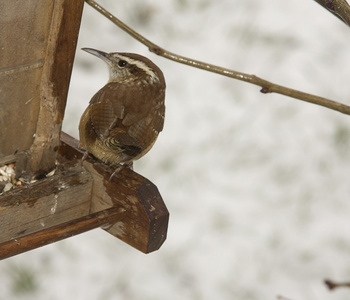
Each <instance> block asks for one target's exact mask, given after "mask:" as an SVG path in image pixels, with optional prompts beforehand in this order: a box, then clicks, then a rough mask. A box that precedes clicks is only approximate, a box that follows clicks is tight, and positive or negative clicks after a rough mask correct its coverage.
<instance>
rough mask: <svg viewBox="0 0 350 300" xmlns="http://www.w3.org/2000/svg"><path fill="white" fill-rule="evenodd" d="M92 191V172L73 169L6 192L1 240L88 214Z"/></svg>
mask: <svg viewBox="0 0 350 300" xmlns="http://www.w3.org/2000/svg"><path fill="white" fill-rule="evenodd" d="M91 190H92V178H91V175H90V174H89V173H88V172H86V171H85V172H84V170H81V169H70V170H64V171H59V170H58V171H57V174H55V175H54V176H52V177H48V178H45V179H42V180H39V181H37V182H35V183H32V184H29V185H26V186H24V187H22V188H17V189H14V190H11V191H8V192H6V193H4V194H3V195H2V196H0V224H1V230H0V243H2V242H5V241H8V240H11V239H13V238H19V237H22V236H24V235H27V234H31V233H33V232H37V231H40V230H42V229H45V228H50V227H52V226H55V225H58V224H61V223H64V222H68V221H71V220H74V219H77V218H80V217H82V216H85V215H87V214H89V211H90V205H91Z"/></svg>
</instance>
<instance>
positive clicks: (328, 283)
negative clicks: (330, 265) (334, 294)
mask: <svg viewBox="0 0 350 300" xmlns="http://www.w3.org/2000/svg"><path fill="white" fill-rule="evenodd" d="M324 283H325V285H326V286H327V287H328V288H329V289H330V290H334V289H336V288H339V287H348V288H350V282H334V281H333V280H329V279H326V280H325V281H324Z"/></svg>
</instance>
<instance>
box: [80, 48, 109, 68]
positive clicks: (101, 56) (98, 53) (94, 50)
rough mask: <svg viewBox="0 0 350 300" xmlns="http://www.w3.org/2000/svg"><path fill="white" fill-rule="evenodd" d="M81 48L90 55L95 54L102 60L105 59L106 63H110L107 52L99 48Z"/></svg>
mask: <svg viewBox="0 0 350 300" xmlns="http://www.w3.org/2000/svg"><path fill="white" fill-rule="evenodd" d="M81 50H84V51H85V52H88V53H90V54H92V55H95V56H97V57H99V58H101V59H102V60H103V61H105V62H106V63H107V64H111V60H110V59H109V57H108V53H106V52H103V51H100V50H96V49H92V48H81Z"/></svg>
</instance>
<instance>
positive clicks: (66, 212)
mask: <svg viewBox="0 0 350 300" xmlns="http://www.w3.org/2000/svg"><path fill="white" fill-rule="evenodd" d="M83 5H84V1H83V0H76V1H71V0H52V1H47V0H22V1H6V0H0V7H1V10H0V36H1V39H0V92H1V94H0V128H1V130H0V167H1V166H3V165H5V164H8V163H14V164H15V169H16V178H18V177H23V178H24V179H25V180H28V183H27V184H24V185H23V186H21V187H16V188H13V189H11V190H9V191H6V192H3V193H2V194H1V195H0V226H1V230H0V259H4V258H7V257H10V256H13V255H16V254H19V253H23V252H25V251H28V250H31V249H34V248H37V247H40V246H44V245H46V244H49V243H52V242H55V241H58V240H62V239H65V238H67V237H70V236H73V235H76V234H79V233H82V232H85V231H87V230H90V229H93V228H97V227H102V228H103V229H104V230H106V231H108V232H109V233H111V234H112V235H114V236H115V237H117V238H119V239H121V240H122V241H124V242H126V243H128V244H129V245H131V246H133V247H135V248H136V249H138V250H140V251H142V252H144V253H149V252H152V251H155V250H157V249H159V247H160V246H161V245H162V244H163V242H164V241H165V239H166V234H167V227H168V219H169V213H168V210H167V208H166V206H165V204H164V202H163V200H162V197H161V195H160V194H159V192H158V189H157V187H156V186H155V185H154V184H153V183H151V182H150V181H149V180H147V179H146V178H144V177H142V176H141V175H139V174H137V173H135V172H134V171H132V170H130V169H127V168H124V169H122V170H121V171H120V172H119V173H118V174H117V175H116V176H115V177H113V178H112V180H111V181H109V176H110V174H111V172H112V171H113V170H111V169H110V168H109V167H108V166H106V165H104V164H103V163H101V162H99V161H97V160H95V159H93V158H92V157H89V158H88V159H86V160H85V161H83V162H82V159H81V158H82V155H83V152H82V151H81V150H80V149H79V147H78V141H77V140H75V139H74V138H72V137H70V136H68V135H67V134H65V133H64V132H61V125H62V121H63V117H64V110H65V106H66V100H67V93H68V87H69V80H70V75H71V71H72V66H73V60H74V53H75V50H76V45H77V38H78V34H79V27H80V20H81V15H82V10H83ZM48 174H49V175H52V174H53V175H52V176H48ZM32 178H36V179H37V180H36V181H34V182H33V181H32V180H31V179H32Z"/></svg>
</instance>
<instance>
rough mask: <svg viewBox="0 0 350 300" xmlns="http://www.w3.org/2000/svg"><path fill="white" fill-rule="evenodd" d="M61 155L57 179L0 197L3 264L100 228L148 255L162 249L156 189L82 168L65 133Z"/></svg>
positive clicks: (130, 177)
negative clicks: (18, 255)
mask: <svg viewBox="0 0 350 300" xmlns="http://www.w3.org/2000/svg"><path fill="white" fill-rule="evenodd" d="M58 154H59V155H58V166H57V170H56V173H55V175H53V176H52V177H48V178H44V179H42V180H39V181H37V182H35V183H32V184H30V185H27V186H24V187H22V188H17V189H14V190H12V191H9V192H6V193H4V194H3V195H1V196H0V220H1V232H0V259H3V258H7V257H10V256H13V255H16V254H19V253H22V252H25V251H28V250H31V249H34V248H36V247H40V246H43V245H46V244H49V243H52V242H55V241H58V240H61V239H64V238H67V237H69V236H72V235H75V234H78V233H82V232H84V231H87V230H90V229H92V228H96V227H100V226H104V229H105V230H106V231H107V232H109V233H111V234H112V235H114V236H116V237H118V238H119V239H121V240H122V241H124V242H126V243H128V244H129V245H131V246H133V247H135V248H136V249H138V250H140V251H142V252H144V253H149V252H152V251H155V250H157V249H159V247H160V246H161V245H162V244H163V242H164V241H165V239H166V233H167V227H168V220H169V213H168V210H167V208H166V206H165V204H164V202H163V200H162V198H161V196H160V194H159V192H158V189H157V187H156V186H155V185H154V184H152V183H151V182H150V181H149V180H147V179H146V178H144V177H142V176H141V175H139V174H137V173H135V172H134V171H132V170H130V169H128V168H122V170H121V171H120V172H119V173H118V174H116V176H114V177H113V179H112V180H111V182H110V181H109V177H110V174H111V172H113V170H111V169H110V168H109V167H108V166H106V165H104V164H103V163H101V162H99V161H97V160H95V159H94V158H92V157H88V158H87V159H86V160H85V161H84V162H83V163H82V160H81V159H82V156H83V153H82V152H81V151H80V149H79V148H78V141H77V140H75V139H73V138H72V137H70V136H68V135H67V134H65V133H63V132H62V133H61V145H60V147H59V149H58ZM111 215H112V216H111Z"/></svg>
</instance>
